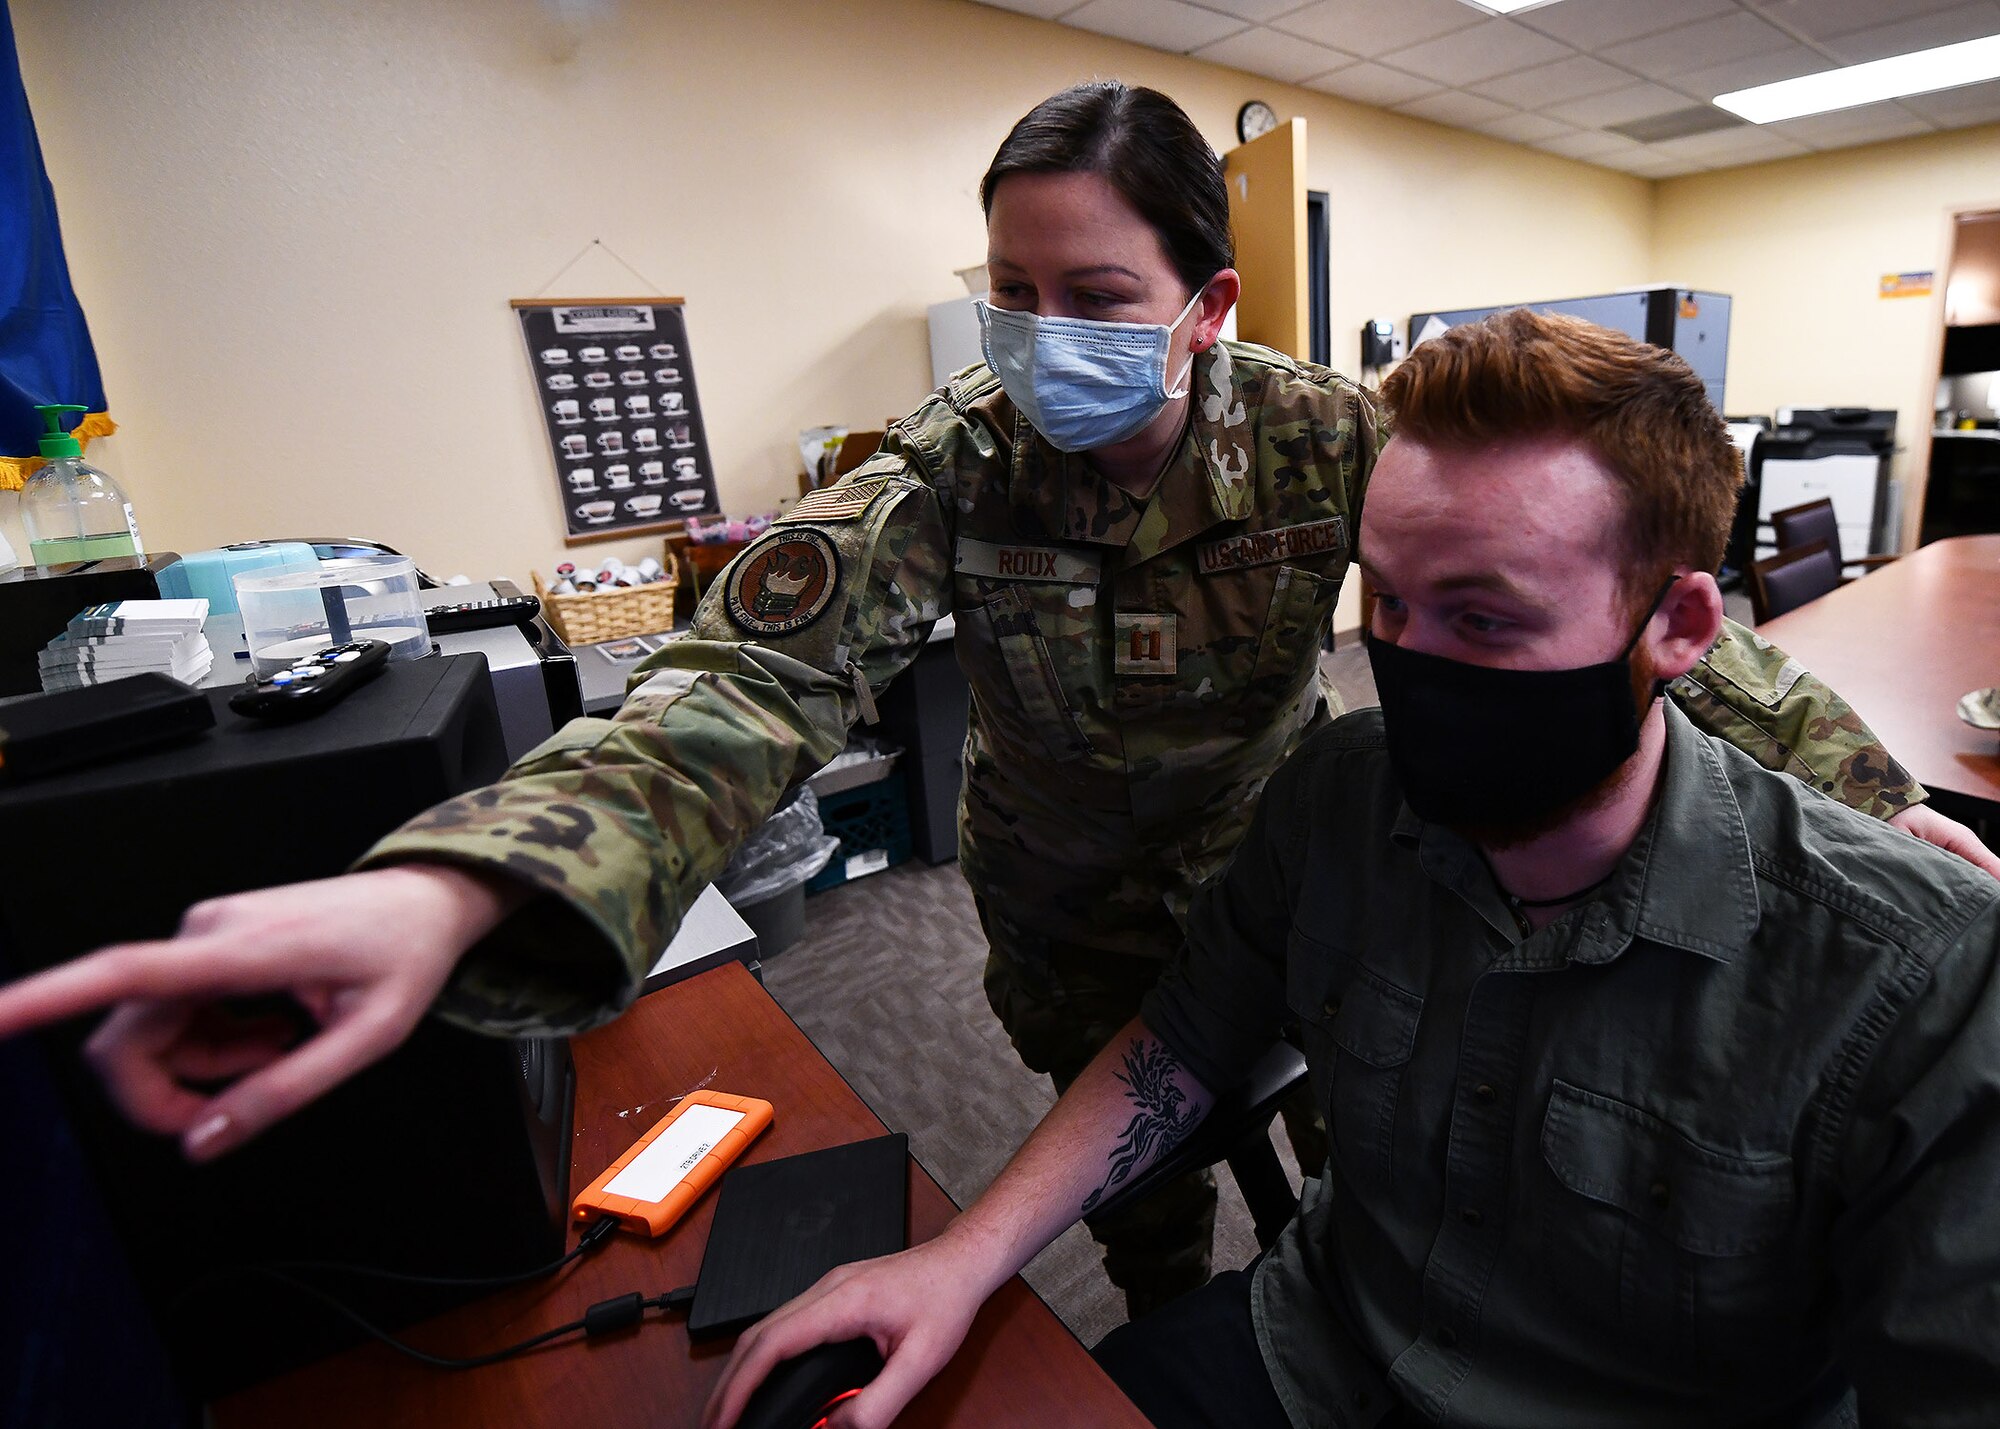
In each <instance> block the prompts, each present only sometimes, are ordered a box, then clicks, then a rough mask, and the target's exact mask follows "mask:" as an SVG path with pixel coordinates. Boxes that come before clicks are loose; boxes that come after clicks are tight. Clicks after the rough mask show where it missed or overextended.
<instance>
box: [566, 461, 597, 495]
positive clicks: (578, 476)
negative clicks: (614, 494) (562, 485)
mask: <svg viewBox="0 0 2000 1429" xmlns="http://www.w3.org/2000/svg"><path fill="white" fill-rule="evenodd" d="M569 484H570V485H571V486H573V487H575V488H576V489H577V490H578V491H595V490H597V473H596V472H594V471H592V470H591V469H590V468H589V467H587V466H573V467H571V468H570V469H569Z"/></svg>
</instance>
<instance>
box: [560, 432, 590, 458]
mask: <svg viewBox="0 0 2000 1429" xmlns="http://www.w3.org/2000/svg"><path fill="white" fill-rule="evenodd" d="M562 449H563V455H564V456H589V455H590V438H589V437H586V436H585V435H584V434H583V433H582V432H572V433H571V434H570V435H569V436H566V437H564V438H563V439H562Z"/></svg>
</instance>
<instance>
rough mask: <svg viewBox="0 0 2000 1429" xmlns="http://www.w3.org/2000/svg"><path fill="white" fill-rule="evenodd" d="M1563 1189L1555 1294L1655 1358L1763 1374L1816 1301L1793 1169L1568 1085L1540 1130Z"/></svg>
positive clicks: (1554, 1216) (1551, 1251)
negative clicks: (1667, 1355) (1718, 1145)
mask: <svg viewBox="0 0 2000 1429" xmlns="http://www.w3.org/2000/svg"><path fill="white" fill-rule="evenodd" d="M1541 1151H1542V1159H1543V1161H1544V1163H1545V1164H1546V1166H1547V1168H1548V1170H1549V1172H1550V1173H1551V1175H1552V1176H1553V1178H1554V1181H1555V1185H1554V1187H1553V1188H1551V1191H1550V1194H1549V1197H1548V1200H1547V1203H1546V1204H1545V1205H1544V1206H1543V1207H1542V1209H1541V1213H1540V1216H1539V1221H1540V1224H1541V1231H1542V1249H1543V1252H1544V1256H1543V1261H1544V1269H1545V1271H1546V1273H1547V1275H1548V1276H1549V1277H1550V1278H1551V1282H1552V1286H1553V1292H1554V1293H1555V1294H1556V1295H1557V1296H1559V1297H1561V1298H1563V1299H1565V1300H1568V1301H1571V1302H1574V1303H1576V1304H1579V1305H1580V1306H1582V1307H1584V1308H1586V1309H1587V1310H1588V1311H1589V1312H1590V1313H1591V1314H1592V1315H1593V1316H1595V1317H1597V1318H1598V1319H1599V1320H1600V1321H1601V1322H1602V1323H1604V1324H1607V1325H1613V1326H1616V1327H1617V1329H1618V1331H1619V1332H1620V1334H1621V1335H1623V1336H1624V1337H1626V1338H1628V1339H1631V1340H1636V1341H1638V1342H1640V1343H1643V1344H1645V1345H1646V1346H1648V1347H1649V1348H1650V1350H1651V1351H1653V1352H1655V1353H1657V1352H1660V1351H1663V1350H1665V1351H1669V1352H1671V1353H1672V1354H1674V1355H1676V1356H1677V1357H1682V1358H1685V1359H1688V1360H1698V1361H1701V1362H1703V1363H1706V1364H1710V1365H1717V1366H1720V1365H1725V1364H1735V1365H1742V1366H1752V1365H1754V1363H1755V1362H1756V1360H1757V1358H1758V1356H1759V1352H1760V1347H1761V1346H1767V1345H1769V1344H1771V1343H1772V1342H1773V1340H1774V1339H1775V1340H1782V1339H1784V1338H1786V1337H1787V1336H1788V1335H1789V1333H1790V1332H1791V1330H1792V1329H1794V1328H1796V1326H1797V1324H1798V1321H1799V1318H1800V1317H1801V1315H1802V1314H1803V1313H1804V1311H1805V1309H1806V1307H1807V1303H1808V1301H1809V1299H1810V1297H1809V1296H1808V1295H1806V1294H1804V1293H1803V1292H1802V1291H1801V1289H1800V1284H1801V1280H1800V1276H1801V1270H1800V1267H1799V1266H1798V1265H1797V1264H1796V1263H1795V1258H1794V1255H1793V1249H1794V1247H1795V1246H1796V1245H1797V1243H1798V1240H1797V1237H1796V1236H1795V1235H1794V1233H1793V1232H1794V1220H1795V1210H1794V1207H1795V1196H1794V1191H1793V1184H1794V1183H1793V1172H1792V1161H1791V1158H1790V1157H1788V1156H1784V1155H1781V1154H1771V1155H1765V1156H1743V1155H1737V1154H1733V1153H1729V1152H1724V1151H1720V1150H1716V1149H1714V1148H1712V1147H1708V1146H1704V1145H1702V1144H1701V1143H1699V1142H1697V1141H1696V1140H1694V1139H1693V1138H1692V1137H1689V1136H1688V1135H1686V1134H1685V1133H1683V1132H1681V1131H1679V1130H1677V1129H1676V1128H1675V1127H1673V1126H1671V1125H1669V1124H1668V1123H1667V1122H1666V1121H1664V1120H1662V1119H1661V1118H1659V1117H1657V1116H1654V1115H1652V1114H1651V1113H1650V1112H1646V1111H1642V1110H1641V1109H1639V1108H1638V1107H1634V1106H1628V1105H1627V1104H1626V1103H1624V1102H1621V1101H1618V1100H1616V1099H1614V1098H1611V1097H1607V1096H1602V1095H1599V1094H1598V1093H1595V1092H1590V1091H1586V1090H1584V1089H1582V1088H1580V1087H1574V1086H1571V1085H1570V1084H1569V1083H1567V1082H1563V1081H1557V1082H1556V1083H1555V1085H1554V1087H1553V1089H1552V1090H1551V1092H1550V1095H1549V1105H1548V1111H1547V1113H1546V1115H1545V1116H1544V1118H1543V1122H1542V1137H1541Z"/></svg>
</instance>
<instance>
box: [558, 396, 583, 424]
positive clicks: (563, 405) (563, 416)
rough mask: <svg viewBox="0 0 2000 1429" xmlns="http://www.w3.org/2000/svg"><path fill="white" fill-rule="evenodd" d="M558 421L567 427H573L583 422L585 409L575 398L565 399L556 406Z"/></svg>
mask: <svg viewBox="0 0 2000 1429" xmlns="http://www.w3.org/2000/svg"><path fill="white" fill-rule="evenodd" d="M554 405H555V413H556V420H557V421H558V422H560V423H562V425H564V426H565V427H573V426H575V425H576V424H577V423H578V422H581V421H582V420H583V408H582V407H581V406H580V405H579V404H578V402H577V400H576V398H574V397H564V398H562V399H561V400H560V401H558V402H556V403H555V404H554Z"/></svg>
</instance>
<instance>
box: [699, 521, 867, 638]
mask: <svg viewBox="0 0 2000 1429" xmlns="http://www.w3.org/2000/svg"><path fill="white" fill-rule="evenodd" d="M839 583H840V558H839V557H838V556H837V555H835V554H834V549H833V542H831V541H829V540H827V538H826V537H825V536H823V535H821V534H820V533H819V532H817V531H814V530H812V529H811V528H809V527H803V528H799V529H796V530H786V531H784V532H782V533H779V532H775V531H774V532H772V534H770V535H769V536H766V537H765V538H764V540H763V541H761V542H760V543H758V544H757V545H755V546H752V547H751V548H750V549H749V550H747V551H745V552H744V553H743V554H742V555H741V556H739V557H737V559H736V563H735V564H734V565H733V566H731V567H730V568H729V583H728V585H727V587H726V588H725V589H724V591H723V597H722V598H723V605H724V607H725V608H726V609H727V610H728V611H729V618H730V619H731V620H733V621H735V622H736V623H737V624H738V625H740V626H742V627H743V628H744V629H745V630H748V631H750V632H751V633H752V634H753V635H786V634H789V633H790V632H792V631H794V630H799V629H803V628H804V627H805V626H808V625H810V624H812V623H813V621H815V620H817V619H818V618H819V616H820V613H821V612H822V611H824V610H825V609H826V607H827V602H828V601H830V600H832V599H833V592H834V588H835V587H836V586H837V585H838V584H839Z"/></svg>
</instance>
